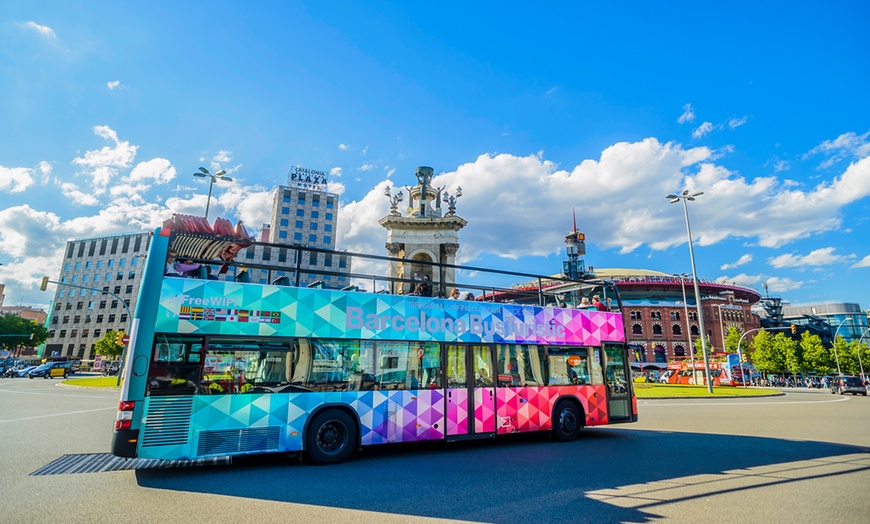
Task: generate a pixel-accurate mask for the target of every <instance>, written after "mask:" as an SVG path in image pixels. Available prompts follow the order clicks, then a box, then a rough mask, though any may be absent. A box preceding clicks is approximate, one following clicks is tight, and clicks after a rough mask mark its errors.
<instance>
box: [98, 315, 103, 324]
mask: <svg viewBox="0 0 870 524" xmlns="http://www.w3.org/2000/svg"><path fill="white" fill-rule="evenodd" d="M102 323H103V315H97V324H102Z"/></svg>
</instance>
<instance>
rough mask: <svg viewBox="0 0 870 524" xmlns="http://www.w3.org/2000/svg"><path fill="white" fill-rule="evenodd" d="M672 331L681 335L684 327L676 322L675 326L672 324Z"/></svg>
mask: <svg viewBox="0 0 870 524" xmlns="http://www.w3.org/2000/svg"><path fill="white" fill-rule="evenodd" d="M671 332H672V333H673V334H674V335H677V336H680V335H682V334H683V328H682V326H680V325H679V324H674V325H673V326H671Z"/></svg>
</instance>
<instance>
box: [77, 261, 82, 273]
mask: <svg viewBox="0 0 870 524" xmlns="http://www.w3.org/2000/svg"><path fill="white" fill-rule="evenodd" d="M81 268H82V263H81V262H76V271H78V270H79V269H81Z"/></svg>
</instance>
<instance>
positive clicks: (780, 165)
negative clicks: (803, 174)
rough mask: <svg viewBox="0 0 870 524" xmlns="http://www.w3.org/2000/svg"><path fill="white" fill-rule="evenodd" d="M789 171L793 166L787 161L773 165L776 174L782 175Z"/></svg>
mask: <svg viewBox="0 0 870 524" xmlns="http://www.w3.org/2000/svg"><path fill="white" fill-rule="evenodd" d="M789 169H791V165H790V164H789V163H788V161H787V160H777V161H776V162H774V164H773V172H774V173H781V172H782V171H788V170H789Z"/></svg>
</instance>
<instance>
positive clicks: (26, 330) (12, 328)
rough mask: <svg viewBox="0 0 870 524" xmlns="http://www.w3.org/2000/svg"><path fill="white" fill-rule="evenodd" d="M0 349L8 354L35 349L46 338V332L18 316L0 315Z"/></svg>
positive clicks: (33, 322) (39, 325) (40, 325)
mask: <svg viewBox="0 0 870 524" xmlns="http://www.w3.org/2000/svg"><path fill="white" fill-rule="evenodd" d="M0 335H2V336H0V348H3V349H6V350H7V351H9V352H10V353H15V352H16V351H20V350H21V349H22V348H26V347H36V346H38V345H40V344H42V343H43V342H45V339H47V338H48V330H47V329H46V328H45V326H43V325H42V324H40V323H38V322H36V321H35V320H29V319H26V318H21V317H19V316H18V315H10V314H6V315H0Z"/></svg>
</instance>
